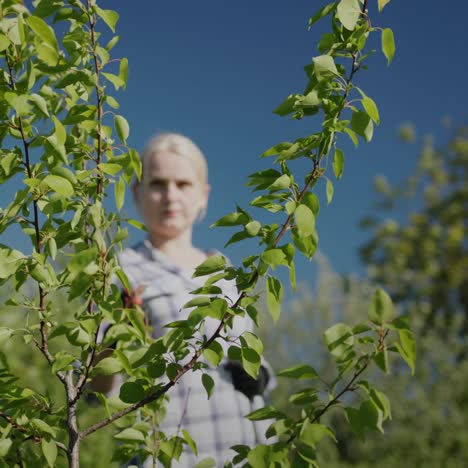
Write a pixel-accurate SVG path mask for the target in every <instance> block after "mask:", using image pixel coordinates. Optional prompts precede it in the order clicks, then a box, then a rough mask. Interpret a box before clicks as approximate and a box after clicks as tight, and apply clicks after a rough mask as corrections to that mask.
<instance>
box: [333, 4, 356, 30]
mask: <svg viewBox="0 0 468 468" xmlns="http://www.w3.org/2000/svg"><path fill="white" fill-rule="evenodd" d="M336 16H337V18H338V19H339V20H340V21H341V24H342V25H343V26H344V27H345V28H346V29H347V30H348V31H353V30H354V28H355V27H356V23H357V22H358V20H359V16H361V8H360V5H359V0H341V1H340V3H339V4H338V7H337V9H336Z"/></svg>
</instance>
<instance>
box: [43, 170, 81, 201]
mask: <svg viewBox="0 0 468 468" xmlns="http://www.w3.org/2000/svg"><path fill="white" fill-rule="evenodd" d="M43 182H44V183H45V184H47V186H48V187H49V188H50V189H51V190H53V191H54V192H57V193H59V194H60V195H63V196H64V197H70V196H71V195H73V192H74V190H73V185H72V184H71V183H70V182H69V181H68V180H67V179H65V178H63V177H60V176H58V175H54V174H48V175H46V176H45V177H44V180H43Z"/></svg>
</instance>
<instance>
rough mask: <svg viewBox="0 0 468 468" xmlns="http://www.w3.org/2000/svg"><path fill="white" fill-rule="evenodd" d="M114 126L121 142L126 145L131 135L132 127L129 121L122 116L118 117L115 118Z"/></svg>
mask: <svg viewBox="0 0 468 468" xmlns="http://www.w3.org/2000/svg"><path fill="white" fill-rule="evenodd" d="M114 126H115V131H116V132H117V136H118V137H119V139H120V141H121V142H122V143H123V144H124V145H126V144H127V138H128V135H129V134H130V127H129V125H128V122H127V120H126V119H125V118H124V117H122V116H121V115H116V116H115V117H114Z"/></svg>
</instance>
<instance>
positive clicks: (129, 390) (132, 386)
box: [119, 382, 145, 403]
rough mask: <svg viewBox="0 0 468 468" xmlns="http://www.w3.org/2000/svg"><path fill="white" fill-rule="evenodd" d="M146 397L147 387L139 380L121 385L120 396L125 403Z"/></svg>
mask: <svg viewBox="0 0 468 468" xmlns="http://www.w3.org/2000/svg"><path fill="white" fill-rule="evenodd" d="M144 397H145V389H144V388H143V385H142V384H141V383H139V382H125V383H124V384H123V385H122V386H121V387H120V393H119V398H120V399H121V400H122V401H123V402H124V403H136V402H137V401H140V400H143V398H144Z"/></svg>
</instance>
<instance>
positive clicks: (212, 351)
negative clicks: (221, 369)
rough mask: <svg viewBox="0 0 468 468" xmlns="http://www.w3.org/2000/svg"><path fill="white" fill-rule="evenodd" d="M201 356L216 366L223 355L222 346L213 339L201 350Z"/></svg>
mask: <svg viewBox="0 0 468 468" xmlns="http://www.w3.org/2000/svg"><path fill="white" fill-rule="evenodd" d="M203 356H204V357H205V359H206V360H207V361H208V362H209V363H210V364H212V365H213V366H214V367H218V365H219V363H220V362H221V360H222V359H223V357H224V351H223V347H222V346H221V345H220V344H219V343H218V342H217V341H213V342H212V343H211V344H210V346H208V348H205V349H204V350H203Z"/></svg>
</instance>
